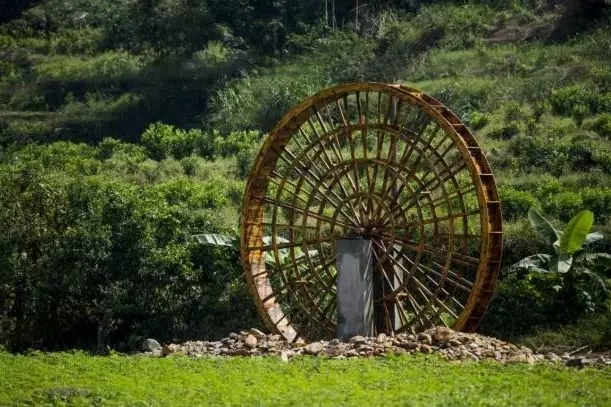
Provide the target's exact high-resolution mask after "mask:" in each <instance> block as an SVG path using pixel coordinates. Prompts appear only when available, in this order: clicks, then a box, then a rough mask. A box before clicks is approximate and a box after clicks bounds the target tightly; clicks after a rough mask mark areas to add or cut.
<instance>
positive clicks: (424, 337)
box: [418, 332, 433, 345]
mask: <svg viewBox="0 0 611 407" xmlns="http://www.w3.org/2000/svg"><path fill="white" fill-rule="evenodd" d="M418 340H419V341H420V342H421V343H423V344H425V345H432V344H433V339H432V338H431V335H429V334H427V333H424V332H421V333H419V334H418Z"/></svg>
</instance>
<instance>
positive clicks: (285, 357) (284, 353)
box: [280, 350, 289, 362]
mask: <svg viewBox="0 0 611 407" xmlns="http://www.w3.org/2000/svg"><path fill="white" fill-rule="evenodd" d="M280 360H281V361H283V362H288V361H289V353H288V351H285V350H283V351H282V352H280Z"/></svg>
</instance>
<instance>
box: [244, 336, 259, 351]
mask: <svg viewBox="0 0 611 407" xmlns="http://www.w3.org/2000/svg"><path fill="white" fill-rule="evenodd" d="M257 342H258V341H257V338H255V336H254V335H252V334H248V335H246V338H245V339H244V345H246V346H248V347H249V348H251V349H252V348H256V347H257Z"/></svg>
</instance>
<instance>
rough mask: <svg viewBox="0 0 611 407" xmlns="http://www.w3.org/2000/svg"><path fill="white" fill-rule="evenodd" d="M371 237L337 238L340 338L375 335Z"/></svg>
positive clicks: (338, 334) (338, 330)
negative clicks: (369, 238)
mask: <svg viewBox="0 0 611 407" xmlns="http://www.w3.org/2000/svg"><path fill="white" fill-rule="evenodd" d="M372 254H373V253H372V243H371V240H368V239H361V238H355V239H340V240H338V241H337V271H338V275H337V337H338V338H339V339H340V340H348V339H350V338H351V337H353V336H356V335H363V336H372V335H373V325H374V309H373V267H372V264H373V261H372Z"/></svg>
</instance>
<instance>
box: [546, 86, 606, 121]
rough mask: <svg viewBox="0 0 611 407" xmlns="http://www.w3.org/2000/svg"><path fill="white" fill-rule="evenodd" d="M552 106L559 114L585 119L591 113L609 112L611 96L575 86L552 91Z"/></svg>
mask: <svg viewBox="0 0 611 407" xmlns="http://www.w3.org/2000/svg"><path fill="white" fill-rule="evenodd" d="M550 104H551V106H552V109H553V110H554V112H555V113H557V114H561V115H565V116H575V117H581V118H582V119H583V117H585V116H586V115H587V114H589V113H601V112H607V111H609V109H611V94H608V93H602V94H601V93H599V92H597V91H596V90H594V89H588V88H586V87H585V86H583V85H577V84H575V85H570V86H567V87H564V88H560V89H555V90H554V91H552V94H551V97H550Z"/></svg>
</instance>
